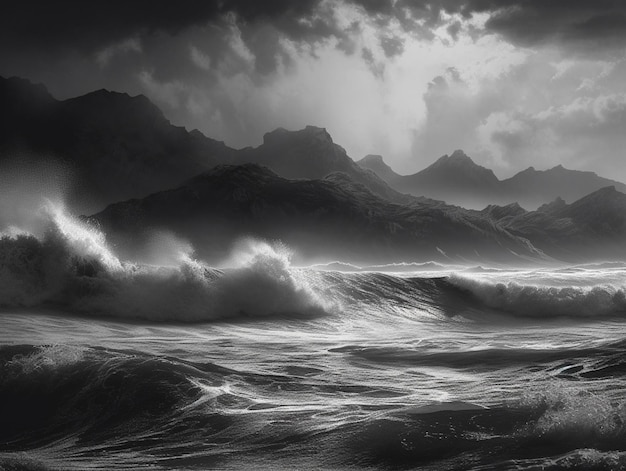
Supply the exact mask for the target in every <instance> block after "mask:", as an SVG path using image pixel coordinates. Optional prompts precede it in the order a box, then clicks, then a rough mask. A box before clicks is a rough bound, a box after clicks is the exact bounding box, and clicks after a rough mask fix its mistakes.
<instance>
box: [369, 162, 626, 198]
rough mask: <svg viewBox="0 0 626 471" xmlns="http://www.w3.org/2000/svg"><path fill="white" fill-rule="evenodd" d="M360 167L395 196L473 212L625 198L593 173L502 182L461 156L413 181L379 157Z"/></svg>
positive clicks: (559, 172)
mask: <svg viewBox="0 0 626 471" xmlns="http://www.w3.org/2000/svg"><path fill="white" fill-rule="evenodd" d="M357 163H358V164H359V165H360V166H361V167H363V168H367V169H370V170H372V171H374V172H376V173H377V174H378V175H379V176H380V177H381V178H382V179H383V180H385V181H386V182H387V183H389V185H390V186H391V187H392V188H394V189H396V190H397V191H400V192H404V193H409V194H414V195H420V196H426V197H429V198H435V199H441V200H445V201H446V202H447V203H450V204H456V205H459V206H463V207H465V208H474V209H480V208H484V207H486V206H488V205H489V204H493V203H497V204H500V205H506V204H510V203H518V204H520V205H521V206H523V207H524V208H527V209H535V208H537V207H539V206H540V205H542V204H544V203H546V202H547V201H552V200H554V199H555V198H559V197H560V198H563V199H564V200H566V201H568V202H573V201H575V200H577V199H579V198H582V197H583V196H585V195H587V194H589V193H591V192H593V191H596V190H599V189H600V188H604V187H607V186H614V187H615V188H616V189H618V190H619V191H622V192H626V185H625V184H623V183H620V182H617V181H614V180H609V179H607V178H603V177H600V176H598V175H596V174H595V173H593V172H582V171H579V170H569V169H566V168H564V167H563V166H562V165H558V166H556V167H554V168H551V169H548V170H535V169H534V168H533V167H529V168H527V169H526V170H523V171H521V172H519V173H517V174H515V175H514V176H512V177H511V178H508V179H505V180H499V179H498V177H496V175H495V174H494V173H493V171H492V170H489V169H487V168H485V167H482V166H480V165H478V164H476V163H475V162H474V161H473V160H472V159H471V158H470V157H468V156H467V155H466V154H465V153H464V152H463V151H462V150H456V151H454V152H453V153H452V154H451V155H444V156H443V157H440V158H439V159H438V160H437V161H435V162H434V163H433V164H432V165H430V166H429V167H427V168H425V169H424V170H421V171H420V172H417V173H415V174H412V175H399V174H397V173H396V172H394V171H393V169H392V168H391V167H389V166H388V165H387V164H386V163H385V162H384V160H383V158H382V157H381V156H380V155H368V156H366V157H364V158H363V159H361V160H359V161H358V162H357Z"/></svg>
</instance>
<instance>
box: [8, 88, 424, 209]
mask: <svg viewBox="0 0 626 471" xmlns="http://www.w3.org/2000/svg"><path fill="white" fill-rule="evenodd" d="M0 103H1V104H2V106H1V107H0V124H1V125H2V126H1V128H0V162H2V161H4V162H5V164H6V162H7V161H16V160H19V161H21V162H22V164H23V162H24V160H27V161H29V162H30V163H33V162H37V161H40V162H50V161H52V162H58V163H60V164H61V166H63V167H65V168H69V173H70V174H71V175H72V177H73V178H72V187H71V189H70V194H69V195H68V201H67V202H68V203H69V205H70V207H72V209H73V210H75V211H79V212H92V211H94V210H96V209H101V208H102V207H104V206H105V205H106V204H108V203H110V202H112V201H119V200H124V199H128V198H137V197H141V196H145V195H147V194H150V193H154V192H156V191H159V190H162V189H164V188H171V187H174V186H176V185H179V184H181V183H182V182H184V181H185V180H187V179H189V178H191V177H192V176H194V175H197V174H198V173H201V172H202V171H205V170H207V169H209V168H212V167H213V166H215V165H217V164H220V163H246V162H249V163H258V164H261V165H265V166H267V167H270V168H272V169H274V171H275V172H277V173H278V174H280V175H281V176H284V177H286V178H308V179H315V178H323V177H324V176H326V175H328V174H330V173H333V172H345V173H347V174H348V175H350V176H351V178H352V179H353V180H355V181H357V182H360V183H363V184H364V185H366V186H367V187H368V188H369V189H370V190H371V191H373V192H374V193H376V194H378V195H380V196H382V197H384V198H387V199H389V200H391V201H395V202H410V201H412V200H415V198H414V197H411V196H409V195H403V194H401V193H399V192H398V191H395V190H393V189H392V188H391V187H390V186H389V185H388V184H387V183H386V182H385V181H384V180H382V179H381V178H380V177H379V176H378V175H376V174H375V173H374V172H371V171H369V170H365V169H362V168H361V167H359V166H358V165H357V164H356V163H355V162H354V161H353V160H352V159H351V158H350V157H349V156H348V155H347V154H346V151H345V150H344V149H343V148H342V147H341V146H339V145H337V144H335V143H334V142H333V140H332V138H331V136H330V134H329V133H328V132H327V131H326V130H325V129H323V128H317V127H314V126H307V127H306V128H305V129H303V130H300V131H287V130H285V129H277V130H275V131H272V132H270V133H267V134H266V135H265V137H264V141H263V144H262V145H260V146H259V147H256V148H245V149H241V150H235V149H231V148H229V147H227V146H226V145H225V144H224V143H223V142H219V141H215V140H213V139H210V138H207V137H205V136H204V135H203V134H202V133H200V132H199V131H196V130H194V131H191V132H188V131H187V130H185V129H184V128H182V127H178V126H173V125H172V124H171V123H170V122H169V121H168V120H167V119H166V118H165V117H164V115H163V113H162V112H161V110H159V108H157V107H156V106H155V105H154V104H153V103H151V102H150V101H149V100H148V99H147V98H146V97H144V96H142V95H139V96H136V97H131V96H129V95H127V94H125V93H117V92H110V91H107V90H98V91H95V92H92V93H88V94H86V95H83V96H80V97H77V98H72V99H69V100H63V101H59V100H56V99H55V98H53V97H52V96H51V95H50V94H49V93H48V91H47V90H46V88H45V87H44V86H43V85H36V84H33V83H31V82H29V81H28V80H24V79H20V78H15V77H14V78H9V79H5V78H2V77H0Z"/></svg>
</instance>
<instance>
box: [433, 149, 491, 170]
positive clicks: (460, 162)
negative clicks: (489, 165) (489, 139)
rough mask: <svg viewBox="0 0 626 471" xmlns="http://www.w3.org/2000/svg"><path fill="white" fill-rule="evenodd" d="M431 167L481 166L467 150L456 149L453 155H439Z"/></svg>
mask: <svg viewBox="0 0 626 471" xmlns="http://www.w3.org/2000/svg"><path fill="white" fill-rule="evenodd" d="M430 167H432V168H456V167H465V168H470V167H479V168H482V167H480V165H477V164H476V163H475V162H474V161H473V160H472V159H471V158H470V157H469V156H468V155H467V154H466V153H465V152H463V151H462V150H460V149H457V150H455V151H454V152H453V153H452V154H451V155H448V154H446V155H443V156H441V157H439V158H438V159H437V160H436V161H435V163H434V164H432V165H431V166H430Z"/></svg>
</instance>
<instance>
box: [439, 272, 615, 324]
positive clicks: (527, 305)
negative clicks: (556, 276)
mask: <svg viewBox="0 0 626 471" xmlns="http://www.w3.org/2000/svg"><path fill="white" fill-rule="evenodd" d="M448 282H449V283H450V284H451V285H453V286H454V287H456V288H460V289H461V290H463V291H466V292H469V293H471V295H472V296H473V297H475V298H477V299H478V300H479V301H480V302H481V303H482V304H484V305H485V306H487V307H490V308H495V309H501V310H503V311H507V312H510V313H513V314H517V315H522V316H528V317H558V316H567V317H592V316H610V315H615V314H619V313H624V312H626V291H625V289H624V287H622V286H614V285H599V286H590V287H578V286H565V287H554V286H537V285H530V284H521V283H518V282H515V281H508V282H498V281H493V280H481V279H476V278H470V277H466V276H461V275H451V276H450V277H449V278H448Z"/></svg>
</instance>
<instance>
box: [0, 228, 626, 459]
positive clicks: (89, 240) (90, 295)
mask: <svg viewBox="0 0 626 471" xmlns="http://www.w3.org/2000/svg"><path fill="white" fill-rule="evenodd" d="M54 227H56V229H55V230H54V231H52V232H49V233H48V234H47V235H46V236H43V237H39V238H34V237H30V238H28V237H22V238H19V237H18V238H16V237H13V238H5V239H3V240H2V241H1V244H0V261H1V262H2V263H1V264H0V267H1V269H0V281H1V283H0V305H1V306H2V312H1V313H0V327H1V328H0V469H64V470H65V469H459V470H461V469H498V470H501V469H607V470H609V469H611V470H612V469H622V468H626V324H625V323H624V320H625V319H626V302H625V299H624V286H625V285H626V281H625V280H626V278H625V276H626V266H624V265H622V264H617V263H612V264H604V265H588V266H582V267H569V268H560V269H556V268H552V269H538V270H534V271H530V270H525V271H521V270H517V271H512V270H502V269H499V270H495V269H492V270H489V269H482V268H475V269H469V270H462V269H458V268H454V269H452V268H450V267H448V268H446V267H439V269H438V271H429V272H422V273H412V274H402V275H398V274H395V275H394V274H389V273H387V274H385V273H379V272H364V273H350V274H347V273H338V272H322V271H316V270H312V269H302V268H300V269H295V268H292V267H290V266H289V263H288V258H287V257H286V255H285V254H284V253H283V252H282V251H281V250H279V249H276V248H275V247H272V246H270V245H268V244H264V243H258V242H256V243H254V242H248V243H247V244H245V245H244V246H243V248H242V250H241V251H240V254H239V256H238V257H237V262H236V263H233V264H232V267H231V268H228V269H222V270H216V269H210V268H208V267H205V266H203V265H202V264H200V263H199V262H195V261H193V260H192V259H190V258H189V257H187V256H181V262H180V263H179V264H178V265H177V266H170V267H154V266H139V265H132V264H128V263H124V262H120V261H119V260H117V259H116V258H115V256H114V255H113V254H112V253H110V252H108V251H107V249H106V247H105V245H104V243H103V241H102V240H100V239H98V238H97V237H96V238H95V239H94V234H95V235H96V236H97V233H94V232H91V233H90V232H89V231H88V232H80V231H79V229H81V228H80V227H79V226H78V225H76V224H75V223H72V222H70V221H64V220H60V221H59V220H57V222H56V225H55V226H54ZM82 229H84V228H82Z"/></svg>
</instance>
